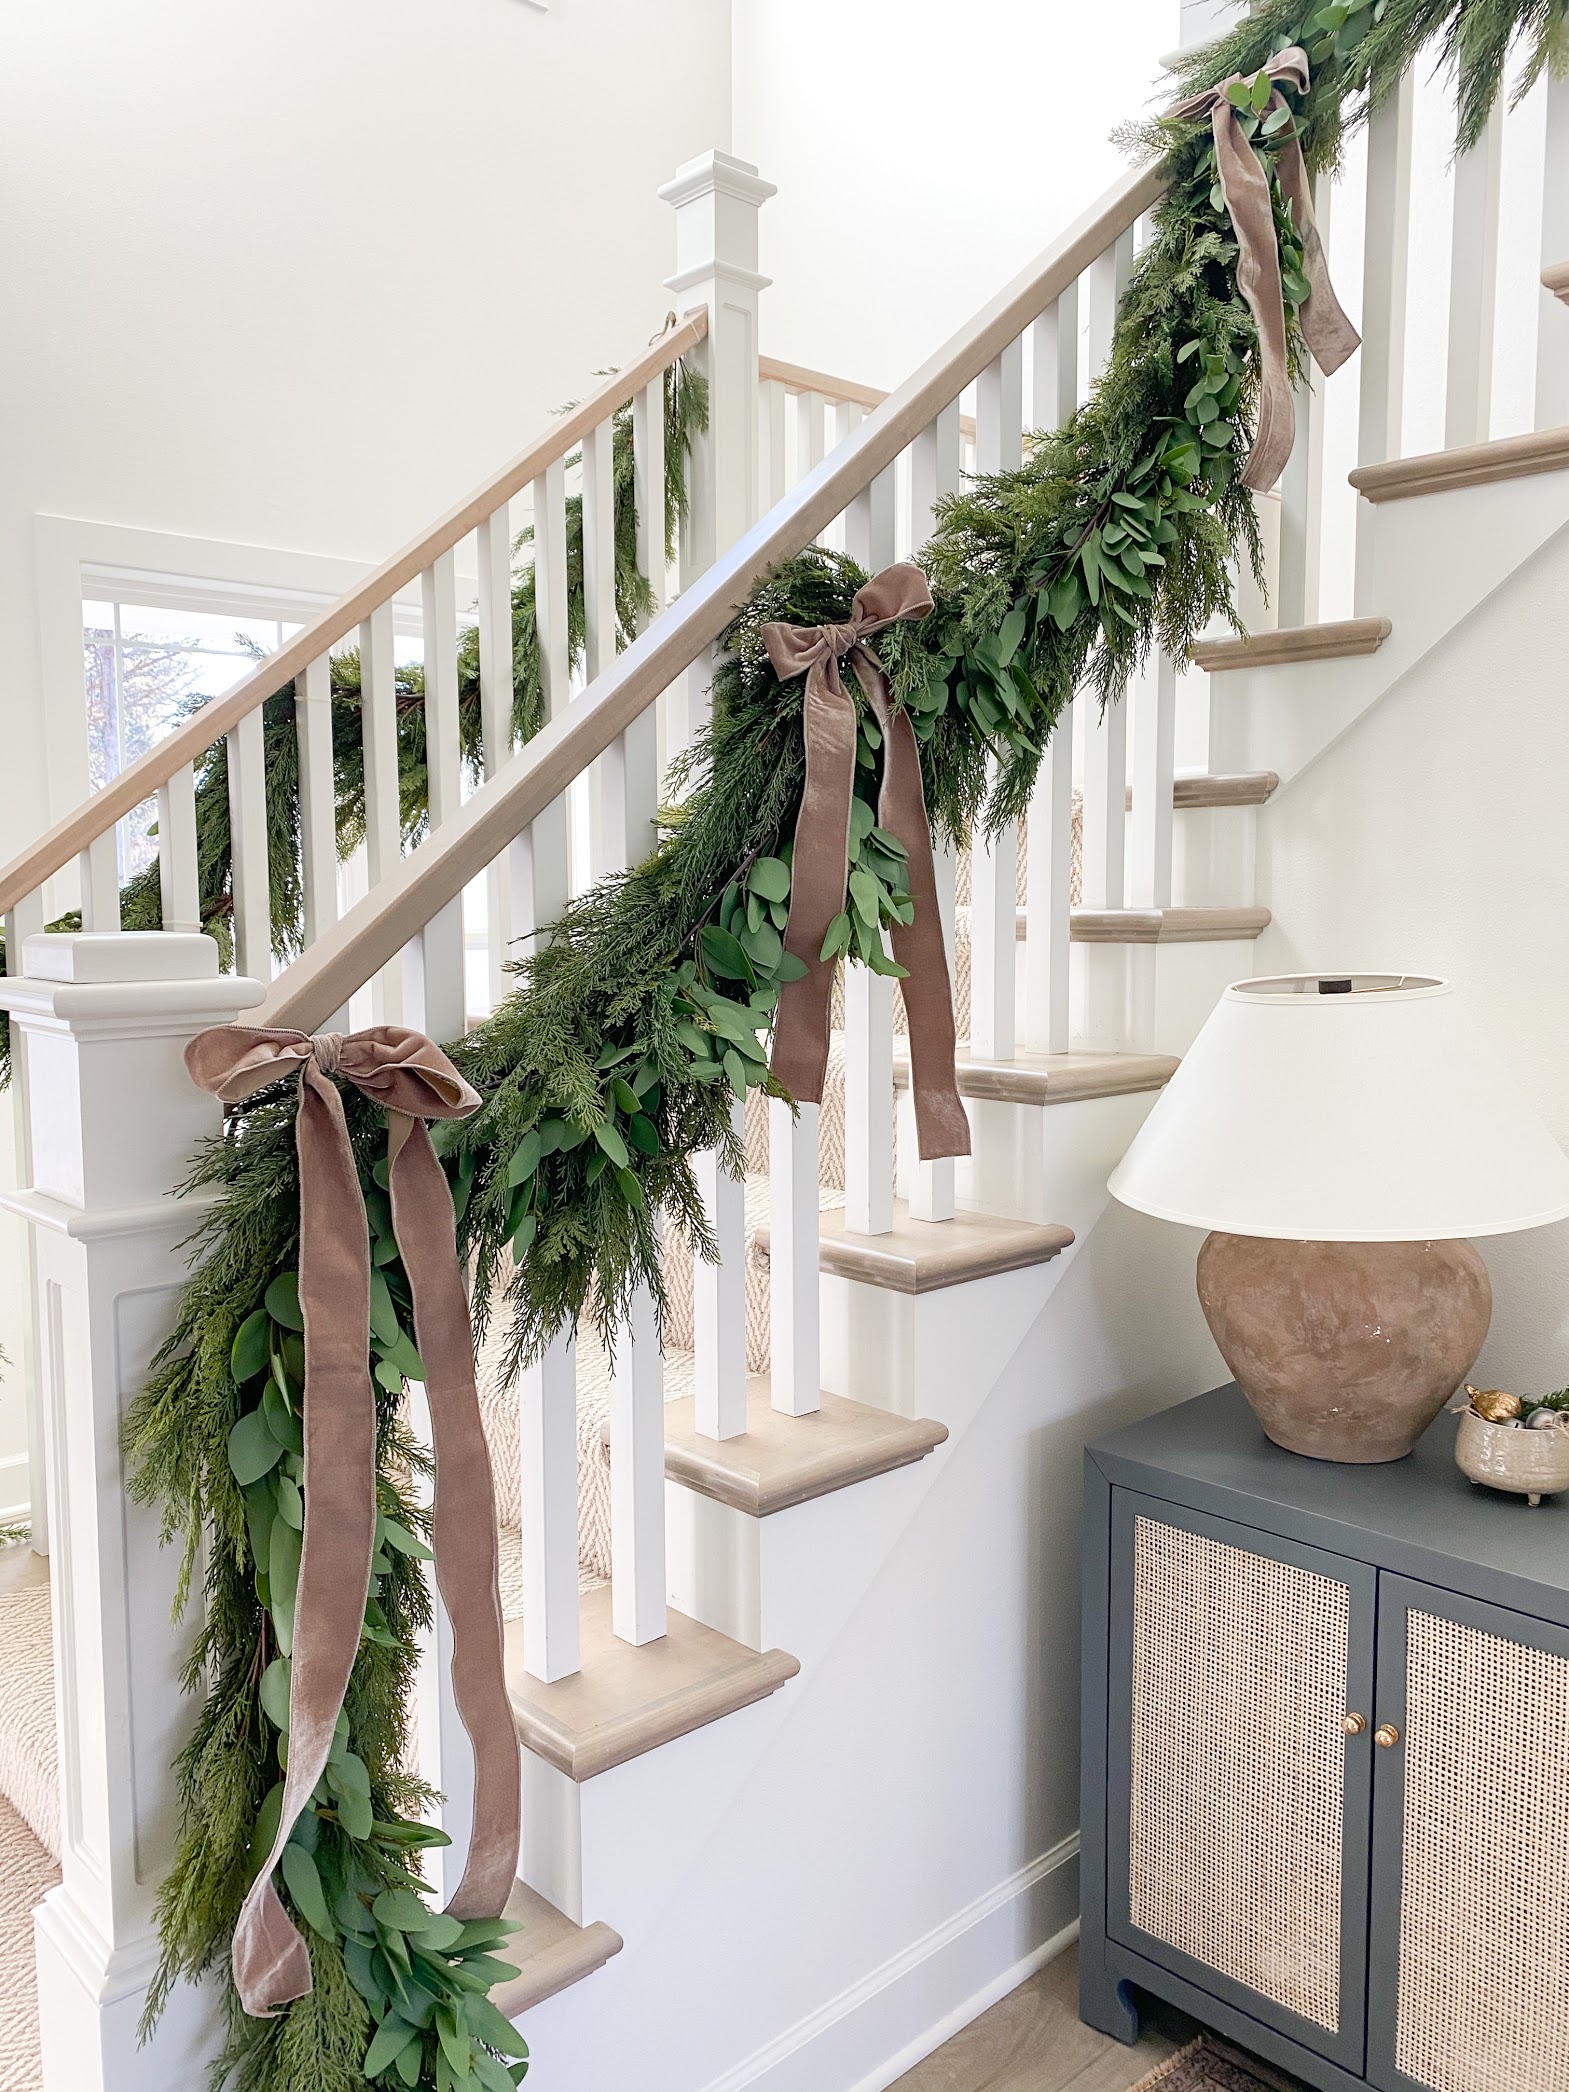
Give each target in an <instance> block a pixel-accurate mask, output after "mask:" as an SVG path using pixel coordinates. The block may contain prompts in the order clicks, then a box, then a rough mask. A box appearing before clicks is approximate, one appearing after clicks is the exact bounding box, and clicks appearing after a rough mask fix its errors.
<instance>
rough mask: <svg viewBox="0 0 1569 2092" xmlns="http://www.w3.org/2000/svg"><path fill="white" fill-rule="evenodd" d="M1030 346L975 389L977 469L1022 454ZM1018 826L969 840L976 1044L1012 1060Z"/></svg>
mask: <svg viewBox="0 0 1569 2092" xmlns="http://www.w3.org/2000/svg"><path fill="white" fill-rule="evenodd" d="M1023 390H1024V344H1023V342H1022V340H1020V341H1014V342H1010V343H1009V345H1008V347H1007V348H1005V349H1004V350H1003V352H1002V354H1001V355H1000V356H998V357H996V358H994V360H993V361H992V362H991V363H989V364H988V365H987V367H986V369H985V370H983V371H982V372H981V375H980V378H979V379H978V380H977V383H976V388H975V469H976V471H977V472H981V473H989V472H1009V471H1012V470H1013V469H1014V467H1015V466H1017V465H1018V463H1019V461H1020V459H1021V457H1022V456H1023V418H1024V400H1023ZM1018 856H1019V837H1018V829H1017V827H1016V825H1015V824H1014V823H1012V822H1010V823H1009V824H1008V826H1007V827H1006V828H1004V829H1003V830H1002V831H1001V833H1000V834H998V835H995V836H984V835H980V834H977V835H976V836H974V837H973V838H972V840H971V844H970V1049H971V1051H972V1052H973V1053H974V1054H975V1055H976V1056H977V1057H978V1058H981V1059H986V1060H1011V1059H1012V1058H1013V1055H1014V1050H1015V1046H1016V1043H1017V1040H1016V1021H1015V1005H1016V1002H1017V988H1016V976H1017V967H1018V922H1019V896H1018Z"/></svg>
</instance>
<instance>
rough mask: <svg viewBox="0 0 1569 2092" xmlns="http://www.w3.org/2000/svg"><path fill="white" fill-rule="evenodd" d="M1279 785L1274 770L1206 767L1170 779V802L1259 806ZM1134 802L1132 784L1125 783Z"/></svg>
mask: <svg viewBox="0 0 1569 2092" xmlns="http://www.w3.org/2000/svg"><path fill="white" fill-rule="evenodd" d="M1279 789H1280V774H1279V772H1278V771H1275V770H1207V771H1203V772H1197V771H1196V772H1194V773H1193V774H1192V775H1191V776H1188V777H1178V778H1175V779H1174V780H1173V783H1172V804H1173V805H1174V806H1176V807H1178V808H1183V807H1198V806H1262V805H1263V804H1264V801H1265V800H1266V799H1268V798H1269V796H1270V794H1271V793H1273V792H1277V791H1279ZM1128 804H1129V806H1132V804H1133V787H1132V786H1131V785H1130V786H1129V787H1128Z"/></svg>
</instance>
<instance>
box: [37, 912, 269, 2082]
mask: <svg viewBox="0 0 1569 2092" xmlns="http://www.w3.org/2000/svg"><path fill="white" fill-rule="evenodd" d="M262 993H263V989H262V986H261V984H260V983H259V982H257V981H252V980H246V979H243V978H237V977H235V976H233V975H228V976H222V975H220V974H219V972H218V951H217V947H216V945H215V944H213V942H212V940H211V939H210V938H207V937H202V936H195V935H187V934H181V933H178V932H169V933H164V932H158V931H148V932H142V933H131V934H125V935H121V934H118V933H114V932H108V933H100V934H97V935H94V934H91V933H89V934H84V935H80V936H71V937H48V936H33V937H29V938H28V939H27V941H26V944H25V947H24V951H23V970H22V972H21V974H20V975H19V976H17V977H13V978H12V979H10V980H8V981H6V982H5V984H4V987H3V989H0V1002H3V1003H4V1006H5V1007H6V1008H7V1009H9V1010H10V1012H11V1016H12V1021H13V1022H14V1023H15V1024H16V1025H17V1026H18V1027H19V1029H20V1030H21V1032H22V1034H23V1035H24V1038H25V1044H26V1053H27V1070H28V1105H29V1114H30V1118H31V1130H32V1165H33V1182H32V1185H31V1187H30V1188H29V1189H27V1190H24V1191H21V1192H19V1193H17V1194H16V1196H15V1197H14V1198H12V1199H10V1200H8V1203H9V1204H11V1205H12V1207H13V1208H14V1210H16V1211H17V1212H19V1213H20V1214H21V1215H22V1216H23V1217H24V1219H26V1220H27V1221H28V1222H29V1224H30V1225H31V1228H32V1232H33V1241H34V1251H35V1255H34V1263H35V1268H36V1282H37V1290H36V1313H37V1332H38V1341H37V1354H38V1374H39V1389H40V1403H41V1408H42V1412H43V1435H44V1466H45V1474H46V1490H47V1501H48V1511H49V1524H50V1535H51V1547H50V1583H51V1598H52V1604H53V1611H54V1664H55V1699H56V1714H57V1734H58V1741H59V1751H60V1833H61V1848H62V1849H61V1873H62V1880H61V1884H60V1886H59V1887H58V1888H57V1889H52V1890H51V1891H50V1893H49V1894H48V1895H47V1896H46V1897H45V1898H44V1901H43V1902H42V1904H40V1906H39V1908H38V1911H37V1914H36V1933H37V1949H38V2007H39V2020H40V2028H41V2036H42V2045H43V2064H44V2083H45V2086H46V2087H47V2092H199V2088H201V2087H203V2086H204V2085H205V2083H206V2080H207V2074H208V2070H209V2067H210V2063H211V2058H212V2056H213V2054H214V2053H215V2051H216V2047H217V2043H218V2034H219V2022H218V1999H217V1993H216V1990H215V1989H212V1990H208V1991H197V1990H193V1989H189V1988H185V1987H183V1986H182V1988H181V1989H179V1990H178V1991H176V1993H175V1995H174V1996H173V1997H172V1998H171V2000H170V2002H169V2006H168V2009H167V2011H166V2012H165V2014H164V2016H163V2018H162V2020H161V2021H160V2022H159V2025H158V2029H157V2031H156V2033H155V2034H154V2035H153V2037H152V2039H151V2040H150V2041H149V2042H148V2043H147V2044H146V2046H145V2047H144V2046H141V2045H139V2043H138V2041H137V2033H136V2025H137V2020H138V2018H139V2017H140V2015H141V2011H142V2007H143V2004H144V2002H145V1998H146V1991H147V1985H148V1981H149V1979H150V1978H151V1976H152V1973H153V1970H154V1967H155V1965H156V1962H157V1958H158V1942H157V1935H156V1927H155V1921H154V1912H153V1905H154V1897H155V1895H156V1893H157V1889H158V1885H159V1883H160V1882H161V1880H162V1879H163V1876H164V1873H165V1871H166V1869H167V1866H168V1862H169V1858H170V1855H171V1852H172V1850H173V1841H174V1833H175V1823H176V1812H175V1785H174V1773H173V1770H172V1768H173V1764H174V1760H175V1757H176V1755H177V1753H178V1752H179V1750H180V1748H181V1746H182V1745H183V1743H184V1741H185V1739H186V1737H187V1735H188V1734H189V1732H190V1727H191V1723H192V1721H193V1719H194V1716H195V1706H194V1704H193V1702H192V1701H191V1700H190V1699H189V1698H187V1697H186V1695H184V1694H183V1693H182V1692H181V1690H180V1684H179V1671H180V1665H181V1662H182V1660H183V1658H184V1655H185V1652H186V1649H187V1647H188V1645H189V1641H190V1637H191V1634H192V1632H193V1631H194V1626H195V1621H196V1611H195V1608H193V1610H192V1614H191V1617H190V1618H189V1619H188V1620H187V1621H186V1622H185V1623H184V1624H182V1625H181V1626H178V1627H177V1626H175V1625H174V1624H173V1623H172V1622H171V1618H170V1607H171V1604H172V1601H173V1593H174V1584H175V1573H176V1569H177V1566H178V1550H177V1549H173V1548H171V1549H168V1550H165V1549H162V1548H160V1546H159V1544H158V1525H159V1516H158V1512H157V1510H156V1509H144V1508H143V1507H141V1506H139V1505H133V1504H132V1503H131V1502H130V1501H129V1500H128V1498H127V1496H126V1492H125V1486H124V1472H123V1466H122V1461H121V1452H120V1431H121V1424H122V1419H123V1418H124V1415H125V1412H126V1409H127V1407H128V1405H129V1403H130V1401H131V1400H132V1398H133V1397H134V1396H135V1395H136V1393H137V1392H138V1390H139V1388H140V1386H141V1382H142V1376H143V1374H144V1372H145V1369H146V1366H147V1363H148V1361H149V1359H150V1358H151V1357H152V1355H153V1353H154V1352H155V1351H156V1350H157V1348H158V1346H159V1344H160V1343H161V1342H162V1341H163V1339H164V1337H165V1336H166V1335H167V1333H168V1331H169V1328H170V1326H171V1323H172V1321H173V1317H174V1310H175V1304H176V1301H177V1299H178V1297H179V1291H180V1286H181V1283H182V1280H183V1277H184V1272H185V1259H184V1254H183V1252H182V1251H181V1249H180V1246H179V1245H180V1244H181V1243H182V1242H183V1241H184V1240H185V1238H186V1237H187V1236H189V1234H190V1232H191V1229H192V1227H193V1225H194V1223H195V1221H196V1218H197V1212H196V1209H195V1207H194V1205H193V1203H192V1202H191V1201H189V1200H180V1199H176V1198H174V1197H172V1196H171V1193H172V1189H173V1186H174V1185H175V1184H176V1183H177V1182H178V1181H179V1180H180V1178H181V1177H182V1176H183V1175H184V1173H185V1170H186V1168H187V1166H188V1164H189V1162H190V1159H191V1154H192V1151H193V1149H194V1148H195V1146H196V1143H197V1142H198V1141H199V1140H200V1139H201V1138H202V1136H203V1135H205V1134H210V1133H215V1132H217V1130H218V1128H219V1124H220V1114H219V1107H218V1105H217V1104H216V1102H215V1101H214V1100H213V1099H212V1098H211V1097H208V1096H206V1095H204V1094H203V1092H202V1091H200V1090H198V1089H197V1087H196V1085H195V1084H194V1083H193V1082H192V1081H191V1080H190V1078H189V1076H188V1075H187V1074H186V1072H185V1066H184V1062H183V1060H182V1058H181V1055H182V1051H183V1049H184V1046H185V1043H186V1041H187V1040H188V1039H190V1038H191V1037H192V1036H193V1035H194V1034H195V1033H197V1032H199V1031H202V1030H204V1029H205V1028H206V1027H207V1026H208V1025H212V1024H223V1023H228V1022H230V1021H232V1020H233V1019H234V1017H235V1016H236V1015H237V1013H238V1012H239V1011H241V1010H242V1009H245V1008H247V1007H248V1006H249V1005H251V1004H252V1003H255V1002H259V1001H260V1000H261V997H262ZM199 1603H200V1599H199V1595H198V1599H197V1605H198V1606H199Z"/></svg>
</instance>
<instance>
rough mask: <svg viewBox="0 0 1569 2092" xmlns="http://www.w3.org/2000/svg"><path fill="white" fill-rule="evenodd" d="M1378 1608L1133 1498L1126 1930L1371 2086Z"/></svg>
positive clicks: (1128, 1507) (1114, 1866) (1123, 1558)
mask: <svg viewBox="0 0 1569 2092" xmlns="http://www.w3.org/2000/svg"><path fill="white" fill-rule="evenodd" d="M1375 1598H1376V1571H1374V1570H1373V1569H1372V1568H1371V1567H1369V1566H1368V1565H1367V1564H1365V1563H1361V1562H1353V1561H1350V1560H1346V1559H1344V1558H1342V1557H1341V1556H1339V1555H1334V1554H1328V1553H1325V1552H1323V1551H1321V1550H1319V1549H1317V1548H1312V1547H1305V1546H1300V1545H1298V1544H1297V1543H1296V1542H1294V1541H1291V1540H1284V1539H1281V1538H1279V1537H1278V1536H1276V1535H1275V1534H1272V1533H1263V1532H1258V1531H1255V1530H1254V1529H1253V1528H1252V1527H1250V1526H1242V1525H1233V1524H1230V1523H1228V1522H1226V1521H1224V1520H1221V1519H1216V1518H1211V1517H1209V1516H1207V1515H1206V1514H1204V1513H1202V1512H1198V1511H1194V1510H1190V1509H1189V1508H1187V1507H1186V1506H1178V1505H1175V1504H1168V1503H1164V1502H1161V1501H1160V1500H1159V1499H1156V1498H1152V1497H1144V1496H1140V1495H1137V1494H1136V1493H1134V1492H1132V1491H1130V1490H1123V1489H1119V1490H1117V1491H1116V1492H1115V1494H1114V1497H1113V1506H1112V1571H1111V1607H1112V1612H1111V1678H1110V1707H1109V1717H1110V1733H1109V1737H1108V1744H1109V1749H1108V1753H1107V1756H1108V1773H1109V1779H1108V1792H1107V1804H1108V1809H1107V1845H1108V1849H1107V1862H1108V1865H1107V1876H1108V1879H1107V1896H1108V1903H1107V1919H1108V1930H1109V1931H1110V1933H1111V1935H1112V1936H1113V1938H1116V1939H1120V1940H1121V1941H1122V1942H1123V1943H1124V1944H1126V1945H1127V1946H1129V1947H1131V1948H1133V1949H1134V1950H1135V1951H1137V1952H1138V1953H1140V1954H1142V1955H1145V1956H1146V1957H1147V1958H1148V1959H1150V1960H1151V1961H1154V1962H1157V1963H1159V1964H1161V1965H1162V1966H1164V1967H1166V1968H1169V1969H1171V1970H1172V1971H1173V1972H1174V1973H1176V1974H1178V1975H1180V1976H1184V1977H1186V1978H1187V1979H1188V1980H1189V1981H1190V1982H1193V1983H1195V1984H1197V1985H1199V1986H1200V1987H1201V1988H1202V1989H1204V1990H1206V1991H1208V1992H1209V1993H1210V1994H1211V1995H1212V1996H1216V1997H1220V1998H1223V1999H1225V2000H1226V2001H1227V2002H1228V2003H1230V2004H1233V2005H1235V2006H1237V2007H1238V2008H1239V2009H1240V2010H1242V2011H1244V2012H1250V2013H1253V2014H1255V2015H1256V2016H1258V2017H1260V2018H1262V2019H1265V2020H1267V2021H1268V2022H1269V2023H1270V2024H1271V2025H1273V2026H1276V2027H1278V2028H1279V2029H1280V2031H1281V2032H1283V2033H1287V2034H1290V2035H1292V2036H1293V2037H1294V2038H1295V2039H1296V2040H1298V2041H1300V2042H1302V2043H1303V2045H1304V2046H1305V2047H1308V2048H1310V2049H1312V2050H1314V2051H1315V2052H1316V2053H1318V2054H1319V2055H1322V2056H1325V2057H1327V2058H1329V2059H1330V2060H1331V2061H1333V2062H1337V2063H1340V2064H1341V2065H1343V2066H1344V2067H1345V2068H1347V2069H1349V2070H1353V2071H1355V2072H1356V2073H1357V2074H1358V2075H1360V2074H1361V2071H1362V2066H1363V2060H1364V2032H1365V2003H1366V1952H1367V1886H1368V1833H1369V1807H1370V1799H1369V1797H1370V1787H1371V1772H1370V1758H1371V1743H1370V1738H1369V1735H1368V1731H1369V1729H1370V1727H1371V1703H1372V1684H1373V1639H1374V1616H1375ZM1348 1718H1354V1719H1350V1720H1349V1723H1348Z"/></svg>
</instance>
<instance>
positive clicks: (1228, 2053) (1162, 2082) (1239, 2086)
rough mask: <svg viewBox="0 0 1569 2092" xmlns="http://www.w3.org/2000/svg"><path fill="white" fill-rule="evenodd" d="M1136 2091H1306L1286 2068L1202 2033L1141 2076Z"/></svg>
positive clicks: (1135, 2087) (1134, 2091) (1134, 2089)
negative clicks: (1274, 2065) (1288, 2075)
mask: <svg viewBox="0 0 1569 2092" xmlns="http://www.w3.org/2000/svg"><path fill="white" fill-rule="evenodd" d="M1133 2092H1306V2088H1305V2087H1304V2086H1303V2085H1302V2084H1301V2083H1300V2082H1299V2080H1298V2079H1296V2078H1294V2077H1287V2076H1286V2074H1285V2072H1284V2071H1280V2070H1276V2069H1274V2068H1273V2067H1272V2066H1271V2065H1270V2064H1268V2063H1263V2062H1260V2061H1259V2059H1258V2058H1257V2057H1256V2056H1245V2055H1243V2054H1242V2052H1241V2050H1240V2049H1235V2048H1232V2047H1231V2046H1230V2044H1229V2043H1227V2042H1224V2041H1217V2040H1216V2039H1215V2038H1214V2036H1213V2035H1211V2034H1201V2035H1200V2036H1199V2038H1198V2039H1197V2041H1190V2042H1189V2043H1188V2045H1187V2047H1186V2048H1181V2049H1178V2051H1177V2053H1176V2054H1175V2055H1174V2056H1172V2057H1171V2058H1170V2059H1169V2060H1168V2061H1167V2062H1165V2063H1162V2065H1161V2066H1160V2068H1159V2070H1153V2071H1151V2072H1150V2074H1149V2076H1148V2077H1146V2078H1141V2079H1140V2080H1139V2082H1138V2084H1136V2085H1135V2086H1134V2087H1133Z"/></svg>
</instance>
